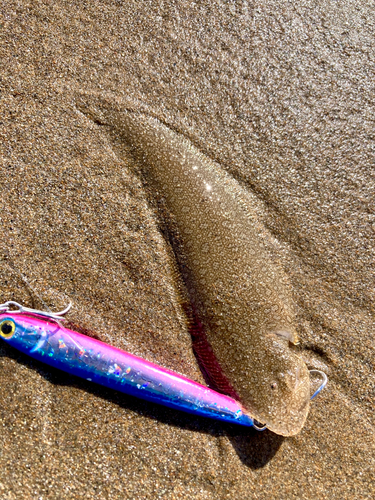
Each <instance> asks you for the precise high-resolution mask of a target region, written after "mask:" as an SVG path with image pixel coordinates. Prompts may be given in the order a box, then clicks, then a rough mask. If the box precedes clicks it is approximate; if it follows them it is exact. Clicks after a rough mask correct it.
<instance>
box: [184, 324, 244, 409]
mask: <svg viewBox="0 0 375 500" xmlns="http://www.w3.org/2000/svg"><path fill="white" fill-rule="evenodd" d="M190 335H191V338H192V344H193V352H194V355H195V357H196V358H197V361H198V364H199V368H200V369H201V372H202V374H203V376H204V379H205V380H206V383H207V384H208V385H209V387H210V388H212V389H214V390H216V391H217V392H221V393H222V394H226V395H227V396H230V397H232V398H234V399H236V400H237V401H240V398H239V396H238V394H237V393H236V391H235V389H234V388H233V386H232V385H231V383H230V382H229V380H228V379H227V378H226V377H225V375H224V373H223V370H222V368H221V366H220V363H219V361H218V360H217V358H216V356H215V354H214V351H213V349H212V347H211V346H210V343H209V342H208V340H207V336H206V334H205V332H204V328H203V325H202V324H201V323H200V322H199V321H198V320H197V319H192V321H191V325H190Z"/></svg>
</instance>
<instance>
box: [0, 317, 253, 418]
mask: <svg viewBox="0 0 375 500" xmlns="http://www.w3.org/2000/svg"><path fill="white" fill-rule="evenodd" d="M12 329H13V330H14V331H13V332H12ZM0 336H1V337H2V338H3V339H4V340H5V341H6V342H7V343H8V344H10V345H12V346H13V347H15V348H16V349H18V350H19V351H21V352H23V353H25V354H27V355H28V356H31V357H32V358H34V359H37V360H38V361H41V362H43V363H46V364H48V365H50V366H53V367H55V368H58V369H60V370H63V371H64V372H67V373H71V374H72V375H76V376H78V377H80V378H84V379H86V380H89V381H92V382H95V383H97V384H100V385H103V386H106V387H109V388H110V389H115V390H117V391H120V392H124V393H125V394H129V395H131V396H136V397H139V398H142V399H146V400H148V401H152V402H154V403H158V404H161V405H164V406H168V407H170V408H174V409H177V410H182V411H185V412H188V413H193V414H195V415H199V416H203V417H210V418H213V419H216V420H222V421H224V422H230V423H235V424H240V425H244V426H249V427H251V426H253V420H252V418H251V417H250V416H248V415H247V414H246V413H245V412H244V411H243V408H242V406H241V404H240V403H238V402H237V401H235V400H234V399H232V398H230V397H228V396H225V395H223V394H219V393H217V392H215V391H213V390H211V389H209V388H207V387H205V386H203V385H201V384H198V383H196V382H194V381H192V380H189V379H187V378H185V377H183V376H182V375H179V374H177V373H174V372H172V371H170V370H166V369H164V368H161V367H160V366H157V365H155V364H153V363H150V362H148V361H146V360H144V359H142V358H139V357H137V356H133V355H132V354H129V353H127V352H125V351H122V350H120V349H117V348H116V347H112V346H110V345H108V344H105V343H104V342H101V341H99V340H95V339H92V338H90V337H87V336H85V335H82V334H80V333H77V332H74V331H72V330H69V329H67V328H64V327H62V326H60V325H59V324H58V323H57V322H55V321H51V320H48V319H47V320H46V319H42V318H39V317H37V316H34V315H28V314H24V313H14V314H12V313H9V312H7V313H4V314H0Z"/></svg>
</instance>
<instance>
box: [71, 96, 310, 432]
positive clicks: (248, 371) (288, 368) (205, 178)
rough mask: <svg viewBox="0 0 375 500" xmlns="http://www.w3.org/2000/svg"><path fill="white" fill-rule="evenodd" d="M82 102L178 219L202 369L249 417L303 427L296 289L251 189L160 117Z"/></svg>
mask: <svg viewBox="0 0 375 500" xmlns="http://www.w3.org/2000/svg"><path fill="white" fill-rule="evenodd" d="M79 102H80V104H79V109H80V110H81V111H82V112H83V113H84V114H85V115H86V116H88V117H90V118H92V119H94V120H95V122H96V123H99V124H102V125H107V126H109V127H111V129H112V130H113V131H115V133H116V134H117V135H118V136H119V137H121V140H123V141H125V142H126V143H127V144H130V145H132V147H133V148H134V151H135V155H136V159H137V161H138V163H139V165H140V167H141V169H142V172H143V175H144V177H145V179H146V180H147V183H148V186H149V188H150V189H151V190H152V192H153V194H154V195H155V196H156V197H157V198H162V199H163V203H165V205H166V206H167V208H168V210H169V211H170V213H171V214H172V216H173V220H174V221H175V224H176V226H177V229H178V237H179V245H178V249H175V251H176V252H179V254H181V255H180V257H179V259H178V262H179V263H180V272H181V275H182V277H183V280H184V283H185V285H186V289H187V292H188V295H189V300H190V301H191V304H192V308H193V310H194V313H195V316H196V320H197V322H198V324H199V325H200V328H199V331H200V332H201V333H200V334H197V335H196V338H195V339H194V345H195V350H196V352H197V354H198V357H199V358H200V359H201V362H202V363H203V365H204V366H205V369H206V371H207V372H208V374H209V375H211V376H212V377H213V378H214V379H216V384H217V386H218V388H219V389H221V390H223V392H229V393H231V395H235V397H236V398H237V399H238V400H239V401H240V402H241V404H242V405H243V406H244V408H245V409H246V411H247V412H248V414H249V415H250V416H251V417H252V418H254V419H256V420H257V421H259V422H262V423H263V424H266V425H267V427H268V428H269V429H271V430H272V431H273V432H275V433H277V434H281V435H284V436H292V435H295V434H297V433H298V432H299V431H300V430H301V429H302V427H303V425H304V423H305V420H306V417H307V414H308V411H309V401H310V378H309V372H308V369H307V367H306V365H305V363H304V362H303V360H302V359H301V358H300V357H299V355H298V354H297V353H296V352H295V350H293V348H292V346H291V344H293V343H297V340H298V339H297V333H296V330H295V327H294V313H293V304H292V300H291V297H290V292H289V290H288V287H287V286H286V284H285V276H284V275H283V272H282V270H281V269H280V268H279V266H278V265H276V264H275V263H274V262H273V261H272V259H271V258H270V256H269V254H268V252H267V251H266V249H265V248H264V245H263V243H262V238H261V236H260V234H259V230H258V229H257V227H256V224H255V223H254V217H255V210H254V213H252V208H251V207H252V201H251V198H250V196H249V194H248V193H247V192H246V190H244V189H243V188H242V187H241V186H240V185H239V183H238V182H237V181H236V180H235V179H234V178H233V177H231V176H230V175H229V174H228V173H226V172H225V171H224V170H223V169H222V168H221V167H220V166H219V165H218V164H217V163H215V162H213V161H211V160H210V159H209V158H207V157H206V156H204V155H203V154H202V153H200V152H199V150H198V149H197V148H196V147H194V146H193V145H192V144H191V142H190V141H188V140H187V139H186V138H185V137H183V136H182V135H180V134H178V133H176V132H174V131H173V130H171V129H169V128H168V127H167V126H166V125H164V124H163V123H161V122H160V121H158V120H157V119H156V118H153V117H150V116H147V115H145V114H141V113H137V112H134V111H131V110H127V109H126V108H125V106H123V107H122V106H121V104H118V103H115V102H110V103H109V102H106V101H105V100H102V99H97V98H96V97H94V98H92V97H89V96H85V97H82V96H81V97H80V98H79ZM81 103H82V104H81ZM181 263H182V264H181ZM203 345H204V346H205V347H202V346H203ZM210 372H211V373H210Z"/></svg>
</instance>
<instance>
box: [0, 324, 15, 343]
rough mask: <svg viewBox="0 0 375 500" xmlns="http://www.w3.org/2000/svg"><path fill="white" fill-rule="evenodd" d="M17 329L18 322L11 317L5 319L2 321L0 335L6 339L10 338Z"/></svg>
mask: <svg viewBox="0 0 375 500" xmlns="http://www.w3.org/2000/svg"><path fill="white" fill-rule="evenodd" d="M15 330H16V324H15V322H14V321H12V320H10V319H5V320H4V321H2V322H1V323H0V336H1V337H3V338H4V339H10V338H11V337H13V334H14V332H15Z"/></svg>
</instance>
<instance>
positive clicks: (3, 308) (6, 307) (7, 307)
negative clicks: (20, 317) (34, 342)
mask: <svg viewBox="0 0 375 500" xmlns="http://www.w3.org/2000/svg"><path fill="white" fill-rule="evenodd" d="M11 306H13V307H18V310H13V309H11ZM71 307H72V302H69V304H68V306H67V307H66V308H65V309H64V310H63V311H58V312H55V313H53V312H48V311H40V310H38V309H31V308H30V307H25V306H23V305H21V304H19V303H18V302H15V301H14V300H8V301H7V302H4V304H0V313H4V312H11V313H12V314H19V313H29V314H34V315H36V316H42V317H43V318H50V319H54V320H56V321H60V320H64V319H65V318H63V317H62V316H64V315H65V314H66V313H68V312H69V311H70V309H71Z"/></svg>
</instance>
